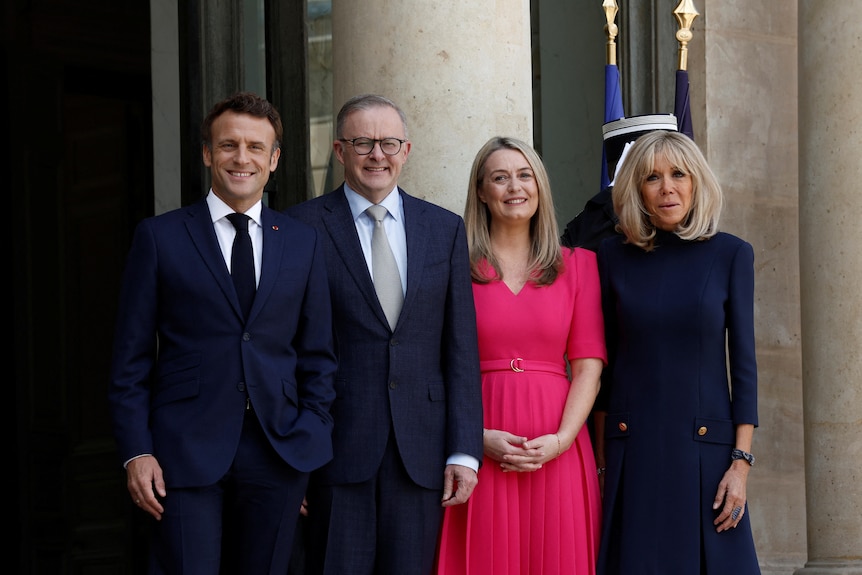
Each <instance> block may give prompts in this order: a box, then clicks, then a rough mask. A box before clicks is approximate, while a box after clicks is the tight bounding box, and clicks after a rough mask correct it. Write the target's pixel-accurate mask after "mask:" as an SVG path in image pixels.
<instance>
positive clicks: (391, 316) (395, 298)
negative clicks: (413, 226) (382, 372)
mask: <svg viewBox="0 0 862 575" xmlns="http://www.w3.org/2000/svg"><path fill="white" fill-rule="evenodd" d="M365 211H366V212H368V215H369V216H371V218H372V219H373V220H374V233H373V234H372V235H371V276H372V279H373V280H374V289H375V290H376V291H377V299H378V300H380V305H381V306H382V307H383V312H384V313H385V314H386V319H387V320H389V327H390V328H392V329H393V330H394V329H395V324H396V323H398V316H399V315H400V314H401V305H402V304H403V303H404V292H403V291H402V289H401V276H400V275H399V274H398V265H397V264H396V263H395V256H394V255H392V248H391V247H390V246H389V240H388V239H387V237H386V230H385V229H384V228H383V218H385V217H386V214H387V213H388V212H387V211H386V208H385V207H383V206H380V205H374V206H371V207H370V208H368V209H367V210H365Z"/></svg>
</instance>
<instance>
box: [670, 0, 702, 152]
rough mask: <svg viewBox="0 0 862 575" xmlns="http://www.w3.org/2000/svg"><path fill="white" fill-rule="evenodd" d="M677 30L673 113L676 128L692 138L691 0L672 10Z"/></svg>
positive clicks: (682, 2) (692, 17)
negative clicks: (689, 57)
mask: <svg viewBox="0 0 862 575" xmlns="http://www.w3.org/2000/svg"><path fill="white" fill-rule="evenodd" d="M673 15H674V16H676V21H677V22H679V30H677V32H676V39H677V40H678V41H679V62H678V64H677V70H676V94H675V96H674V103H673V113H674V115H675V116H676V125H677V129H678V130H679V131H680V132H681V133H683V134H685V135H686V136H688V137H689V138H691V139H692V140H693V139H694V128H693V127H692V122H691V97H690V94H689V89H690V87H689V81H688V70H687V68H688V43H689V42H690V41H691V37H692V34H691V23H692V22H694V19H695V18H696V17H697V9H696V8H695V7H694V2H693V1H692V0H682V1H681V2H680V3H679V5H678V6H677V7H676V10H674V11H673Z"/></svg>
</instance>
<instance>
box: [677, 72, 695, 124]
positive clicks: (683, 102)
mask: <svg viewBox="0 0 862 575" xmlns="http://www.w3.org/2000/svg"><path fill="white" fill-rule="evenodd" d="M688 90H689V85H688V71H687V70H677V71H676V98H675V99H674V103H673V115H674V116H676V129H677V130H678V131H680V132H681V133H683V134H685V135H686V136H688V137H689V138H691V139H692V140H694V131H693V130H692V128H691V105H690V103H689V94H688Z"/></svg>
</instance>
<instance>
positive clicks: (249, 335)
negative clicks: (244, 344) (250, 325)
mask: <svg viewBox="0 0 862 575" xmlns="http://www.w3.org/2000/svg"><path fill="white" fill-rule="evenodd" d="M250 339H251V334H250V333H248V332H245V333H243V334H242V340H243V341H248V340H250Z"/></svg>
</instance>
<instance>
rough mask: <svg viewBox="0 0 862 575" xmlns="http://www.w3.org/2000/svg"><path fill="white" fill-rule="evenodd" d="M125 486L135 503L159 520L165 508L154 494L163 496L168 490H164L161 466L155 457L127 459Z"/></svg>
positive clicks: (144, 456)
mask: <svg viewBox="0 0 862 575" xmlns="http://www.w3.org/2000/svg"><path fill="white" fill-rule="evenodd" d="M126 487H127V488H128V489H129V494H130V495H131V496H132V501H134V502H135V505H137V506H138V507H140V508H141V509H143V510H144V511H146V512H147V513H149V514H150V515H152V516H153V517H155V518H156V520H161V518H162V513H164V511H165V508H164V507H162V504H161V503H159V500H158V499H156V494H157V493H158V495H159V497H165V496H166V495H167V494H168V492H167V491H165V480H164V478H163V476H162V468H161V466H160V465H159V462H158V461H156V458H155V457H153V456H152V455H143V456H141V457H137V458H135V459H132V460H131V461H129V463H128V465H126Z"/></svg>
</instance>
